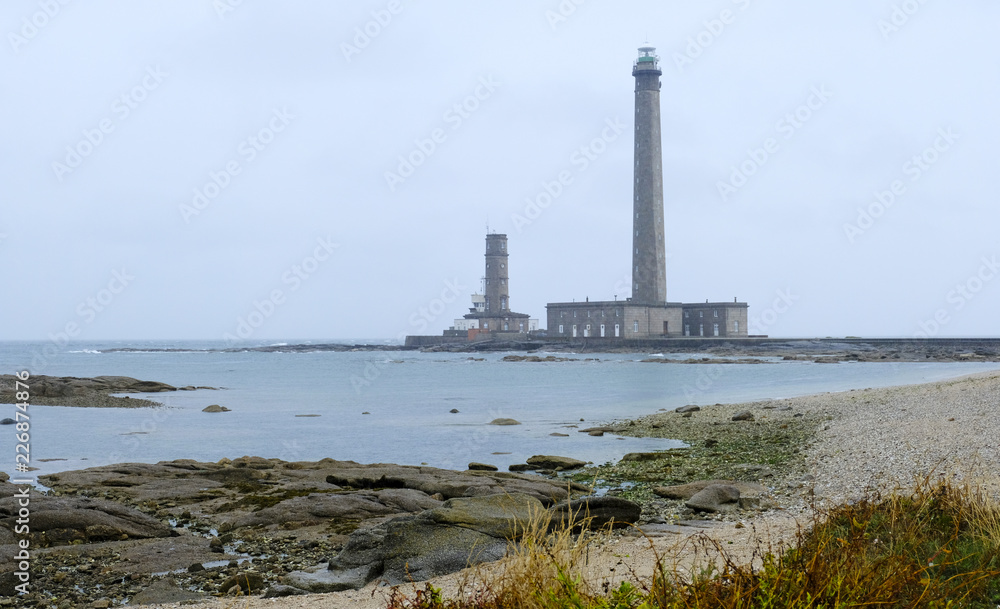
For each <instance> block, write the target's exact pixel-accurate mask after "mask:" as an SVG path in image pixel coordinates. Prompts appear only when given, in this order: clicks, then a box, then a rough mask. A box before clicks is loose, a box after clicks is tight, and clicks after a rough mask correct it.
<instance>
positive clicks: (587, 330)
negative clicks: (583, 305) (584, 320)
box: [583, 324, 590, 338]
mask: <svg viewBox="0 0 1000 609" xmlns="http://www.w3.org/2000/svg"><path fill="white" fill-rule="evenodd" d="M583 337H584V338H590V324H587V327H585V328H584V329H583Z"/></svg>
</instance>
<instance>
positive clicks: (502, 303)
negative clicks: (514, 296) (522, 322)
mask: <svg viewBox="0 0 1000 609" xmlns="http://www.w3.org/2000/svg"><path fill="white" fill-rule="evenodd" d="M500 310H501V311H506V310H507V297H506V296H501V297H500Z"/></svg>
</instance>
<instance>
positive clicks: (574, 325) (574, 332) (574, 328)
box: [573, 324, 576, 338]
mask: <svg viewBox="0 0 1000 609" xmlns="http://www.w3.org/2000/svg"><path fill="white" fill-rule="evenodd" d="M573 338H576V324H573Z"/></svg>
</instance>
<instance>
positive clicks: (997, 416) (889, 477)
mask: <svg viewBox="0 0 1000 609" xmlns="http://www.w3.org/2000/svg"><path fill="white" fill-rule="evenodd" d="M840 365H845V364H840ZM846 365H849V364H846ZM774 405H776V406H779V407H783V406H791V407H793V408H794V409H795V411H796V412H803V413H814V414H817V415H821V416H823V417H824V422H823V423H821V424H820V428H819V429H818V430H817V434H818V435H817V440H816V442H815V443H814V444H813V445H811V446H810V447H808V448H807V449H806V463H807V471H808V474H807V475H806V476H804V477H799V476H796V477H795V478H794V479H788V478H784V479H779V480H776V481H775V483H774V488H773V490H774V492H775V495H776V496H779V497H780V498H781V500H780V504H781V506H782V508H783V509H780V510H770V511H767V512H764V513H761V514H760V515H758V516H755V517H753V518H752V519H748V520H744V521H742V522H738V523H734V522H726V523H719V524H716V525H713V526H709V527H708V528H702V527H677V526H660V527H650V528H649V537H648V538H647V537H643V536H639V535H635V534H631V535H624V536H616V537H614V538H612V539H609V540H606V541H604V542H602V543H599V544H595V545H594V546H593V547H592V548H591V549H590V551H589V552H588V560H587V567H586V568H587V572H588V578H589V579H590V581H593V582H595V583H596V584H598V585H599V584H600V583H601V582H602V581H610V582H611V583H612V584H614V583H616V582H618V581H621V580H622V579H626V578H631V577H636V576H637V577H649V576H650V575H651V574H652V572H653V568H654V566H655V564H656V557H657V556H659V557H661V558H662V559H664V560H666V561H667V562H668V564H676V565H678V567H679V568H680V569H681V570H682V571H685V570H688V569H691V568H697V565H700V564H704V560H705V557H706V549H707V548H709V547H710V546H711V545H712V544H713V542H714V543H717V544H719V545H720V546H721V547H724V548H725V549H726V550H727V551H728V552H730V553H731V555H733V556H735V557H737V558H741V559H742V560H744V561H750V560H751V559H752V557H753V552H754V551H755V550H756V549H758V548H761V547H763V548H770V549H772V550H777V549H778V548H779V547H781V546H782V544H787V543H790V542H791V541H793V540H794V538H795V535H796V532H797V531H799V530H800V529H801V528H802V527H805V526H808V523H809V518H810V516H811V514H812V513H813V512H812V511H811V510H812V509H813V507H829V506H831V505H834V504H837V503H841V502H844V501H850V500H853V499H856V498H858V497H861V496H864V495H865V494H866V493H868V492H870V491H872V490H877V491H880V492H887V491H893V490H899V491H904V492H905V490H906V489H908V488H912V487H913V486H914V485H915V484H916V483H918V482H919V481H920V480H924V479H931V480H935V479H937V478H940V477H945V476H947V477H950V478H951V479H952V480H954V481H956V482H958V483H961V484H974V485H977V486H979V487H981V488H983V489H984V490H985V491H986V492H987V493H989V494H990V495H992V496H993V497H994V498H995V499H998V500H1000V372H991V373H983V374H977V375H973V376H969V377H963V378H961V379H957V380H950V381H943V382H937V383H930V384H926V385H915V386H907V387H891V388H884V389H866V390H853V391H847V392H842V393H827V394H821V395H814V396H807V397H799V398H791V399H787V400H780V401H776V402H774ZM711 408H712V407H708V409H706V410H709V411H710V410H711ZM727 409H731V406H729V407H727ZM489 568H493V569H495V568H498V567H496V566H492V567H489ZM469 576H470V573H468V572H466V573H459V574H454V575H450V576H446V577H442V578H438V579H436V580H433V581H432V583H433V584H434V585H435V586H437V587H441V588H443V589H444V590H445V592H446V593H448V592H454V591H456V590H457V589H458V586H459V585H460V583H461V582H462V581H465V580H466V579H468V577H469ZM423 585H424V584H423V583H418V584H416V587H420V588H422V587H423ZM403 589H404V590H407V589H412V588H409V587H407V586H404V587H403ZM389 590H390V589H389V588H386V587H378V586H376V585H374V584H370V585H369V586H368V587H366V588H364V589H362V590H355V591H348V592H338V593H331V594H315V595H308V596H298V597H288V598H283V599H262V598H241V599H216V600H212V601H208V602H204V603H200V604H197V605H185V606H187V607H195V608H196V609H217V608H218V609H221V608H247V609H257V608H263V607H269V608H274V609H293V608H295V609H300V608H301V609H306V608H310V609H311V608H316V609H318V608H321V607H322V608H324V609H330V608H341V607H343V608H347V607H351V608H358V609H376V608H382V607H385V605H386V598H387V596H388V594H389ZM179 606H180V605H155V606H150V607H162V608H164V609H165V608H167V607H170V608H174V607H179Z"/></svg>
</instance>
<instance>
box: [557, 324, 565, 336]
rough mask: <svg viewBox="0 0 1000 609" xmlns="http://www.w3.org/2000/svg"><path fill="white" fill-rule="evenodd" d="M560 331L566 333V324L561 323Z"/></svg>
mask: <svg viewBox="0 0 1000 609" xmlns="http://www.w3.org/2000/svg"><path fill="white" fill-rule="evenodd" d="M559 333H560V334H565V333H566V326H564V325H562V324H559Z"/></svg>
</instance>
